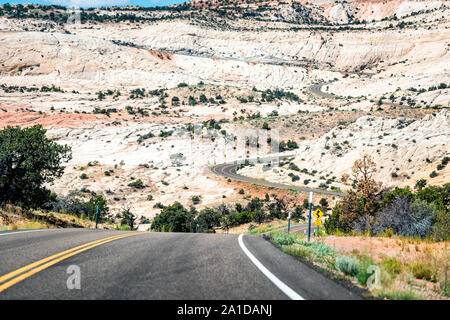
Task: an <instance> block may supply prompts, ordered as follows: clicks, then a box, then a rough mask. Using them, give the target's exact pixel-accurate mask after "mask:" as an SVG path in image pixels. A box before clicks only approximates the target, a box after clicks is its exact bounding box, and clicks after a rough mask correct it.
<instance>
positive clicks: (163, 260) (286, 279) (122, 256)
mask: <svg viewBox="0 0 450 320" xmlns="http://www.w3.org/2000/svg"><path fill="white" fill-rule="evenodd" d="M15 233H17V234H15ZM125 234H126V233H124V232H119V231H103V230H80V229H56V230H45V231H38V232H27V233H25V232H24V233H21V232H8V233H4V232H3V233H0V256H1V260H0V299H138V300H139V299H200V300H205V299H208V300H209V299H212V300H215V299H224V300H227V299H248V300H259V299H268V300H274V299H275V300H276V299H288V296H287V295H286V294H285V292H284V291H282V289H280V287H279V286H278V285H276V284H275V282H273V280H270V279H269V277H268V276H267V275H266V274H265V273H263V272H262V271H261V269H260V268H258V267H257V266H256V264H255V263H254V262H253V261H252V260H251V259H250V258H249V256H248V254H246V253H245V252H244V249H243V248H242V247H241V246H240V245H239V242H238V236H237V235H224V234H183V233H139V234H137V235H132V236H130V235H129V236H128V237H125V238H122V239H117V240H114V241H111V242H108V243H105V244H102V245H98V246H96V247H94V248H91V249H89V250H86V251H84V252H81V253H78V254H76V255H73V256H71V257H68V258H67V259H64V260H62V261H60V262H58V263H56V264H54V265H52V266H49V267H48V268H45V269H43V270H41V271H39V272H37V273H35V274H33V275H31V276H29V277H27V278H25V279H23V280H22V281H19V282H17V283H15V284H14V285H12V286H10V287H8V288H6V289H3V290H2V289H1V288H2V287H1V286H2V285H5V283H8V282H9V281H14V280H15V279H16V278H12V279H8V280H6V281H2V280H1V277H2V276H4V275H5V274H8V273H10V272H12V271H15V270H16V269H18V268H21V267H24V266H27V265H29V264H31V263H33V262H36V261H38V260H40V259H43V258H46V257H49V256H51V255H54V254H57V253H59V252H62V251H65V250H68V249H71V248H73V247H76V246H79V245H83V244H85V243H88V242H91V241H94V240H99V239H103V238H106V237H110V236H115V235H125ZM242 240H243V243H244V245H245V247H246V249H247V250H248V251H249V252H250V253H251V254H252V255H254V257H256V259H257V260H258V261H259V262H260V263H261V264H262V265H263V266H264V267H265V268H266V269H267V270H269V271H270V272H271V273H272V274H273V275H274V276H275V277H276V278H277V279H278V280H279V281H281V282H283V283H284V284H285V285H287V286H288V287H289V288H291V289H292V290H294V291H295V292H296V293H297V294H298V295H299V296H301V297H302V298H304V299H360V297H359V296H358V295H357V294H355V293H353V292H351V291H350V290H348V289H347V288H344V287H342V286H340V285H338V284H337V283H336V282H334V281H332V280H330V279H328V278H326V277H325V276H323V275H322V274H319V273H318V272H316V271H314V270H313V269H311V268H310V267H309V266H307V265H306V264H304V263H302V262H301V261H299V260H298V259H296V258H294V257H291V256H289V255H286V254H284V253H282V252H281V251H280V250H279V249H278V248H276V247H275V246H273V245H272V244H271V243H270V242H268V241H266V240H264V239H263V238H262V237H261V236H249V235H245V236H243V238H242ZM73 265H75V266H78V267H79V268H80V273H81V289H79V290H78V289H73V290H69V289H68V288H67V285H66V283H67V279H68V278H69V276H70V274H68V273H67V269H68V267H69V266H73ZM35 267H36V268H39V266H35ZM32 270H34V269H32ZM16 277H20V274H18V275H16Z"/></svg>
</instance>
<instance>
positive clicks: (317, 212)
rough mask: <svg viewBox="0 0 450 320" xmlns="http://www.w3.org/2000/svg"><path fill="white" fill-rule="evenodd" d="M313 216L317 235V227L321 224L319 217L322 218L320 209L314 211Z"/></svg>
mask: <svg viewBox="0 0 450 320" xmlns="http://www.w3.org/2000/svg"><path fill="white" fill-rule="evenodd" d="M313 216H314V217H316V220H315V221H314V224H315V225H316V226H317V236H319V229H320V226H321V225H322V220H320V218H322V216H323V212H322V210H320V209H317V210H316V211H314V212H313Z"/></svg>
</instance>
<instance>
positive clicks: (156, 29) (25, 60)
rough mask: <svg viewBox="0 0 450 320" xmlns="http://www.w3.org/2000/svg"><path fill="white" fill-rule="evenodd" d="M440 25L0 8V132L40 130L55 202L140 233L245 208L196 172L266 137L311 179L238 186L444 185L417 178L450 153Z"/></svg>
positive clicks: (404, 7) (409, 14)
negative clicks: (64, 197)
mask: <svg viewBox="0 0 450 320" xmlns="http://www.w3.org/2000/svg"><path fill="white" fill-rule="evenodd" d="M449 13H450V4H449V3H448V1H401V0H395V1H329V0H323V1H303V0H302V1H235V2H233V1H207V2H206V1H191V2H188V3H185V4H183V5H179V6H172V7H163V8H136V7H116V8H101V9H84V10H80V11H75V12H74V11H70V10H67V9H66V8H64V7H60V6H37V5H4V6H0V49H1V50H0V127H5V126H7V125H20V126H29V125H34V124H42V125H43V126H44V127H45V128H46V129H47V130H48V136H50V137H52V138H54V139H55V140H57V141H58V142H60V143H66V144H69V145H71V146H72V149H73V159H72V160H71V162H70V163H69V164H68V165H67V167H66V171H65V174H64V176H63V177H62V178H61V179H59V180H58V181H55V183H54V185H52V186H50V188H51V189H52V190H54V191H55V192H57V193H60V194H68V193H70V192H71V191H74V190H81V191H82V192H83V193H84V194H86V196H89V195H90V194H92V193H95V194H101V195H103V196H104V197H105V198H106V199H107V200H108V205H110V207H111V208H112V213H116V212H117V211H118V210H120V208H121V207H122V206H124V205H126V204H129V203H132V204H133V210H134V211H135V212H136V213H138V214H140V215H144V216H147V217H149V218H151V217H152V216H154V214H155V213H157V212H159V203H162V204H169V203H172V202H173V201H174V200H179V201H181V202H182V203H183V204H185V205H191V204H193V203H192V197H193V196H195V195H202V197H201V202H200V204H199V206H200V207H201V206H206V205H208V206H211V205H219V204H221V203H226V202H229V201H230V202H231V201H233V202H234V201H236V200H242V196H240V195H239V194H238V190H239V188H238V187H237V186H236V185H234V184H233V183H230V182H227V181H226V179H224V178H221V177H218V176H216V175H214V174H212V173H211V172H210V170H209V167H210V166H211V165H212V164H214V163H216V164H217V163H222V162H226V161H229V160H230V159H244V158H246V157H250V156H251V154H252V152H250V151H252V148H253V149H256V147H257V145H256V144H255V146H254V145H252V144H251V143H249V145H248V146H247V147H248V149H249V150H247V149H245V148H239V147H236V145H232V144H229V146H231V147H229V146H228V145H227V143H229V142H230V141H234V140H233V139H234V136H233V135H235V136H239V134H240V133H241V132H244V131H245V130H248V129H262V128H263V126H264V124H265V123H266V124H267V126H266V127H265V129H266V130H264V131H266V133H269V135H271V134H273V135H274V136H275V134H276V132H278V134H279V136H278V137H277V139H278V140H279V141H288V140H291V141H295V142H296V143H298V144H299V146H300V148H299V149H298V150H296V154H297V155H296V156H295V158H294V159H292V161H291V162H292V164H295V165H296V166H297V167H298V168H299V169H300V170H302V169H304V168H305V169H307V170H308V171H307V172H308V173H310V172H312V171H316V172H317V173H315V175H314V176H311V175H310V174H308V173H302V172H298V171H296V170H290V171H289V169H287V166H288V164H285V166H284V168H269V170H266V169H267V168H265V169H264V170H263V168H262V166H256V167H245V168H243V169H242V170H241V171H240V172H241V174H246V175H250V176H254V177H258V178H265V179H268V180H271V181H281V182H286V183H289V184H297V185H307V186H318V187H323V188H325V187H326V188H328V189H329V188H330V185H333V186H334V187H336V188H341V189H345V188H347V187H348V184H347V185H346V184H345V183H343V182H342V181H341V176H342V174H344V173H348V171H349V168H350V167H351V165H352V164H353V162H354V160H355V159H357V158H358V157H359V156H361V155H362V154H363V153H364V152H369V153H371V154H372V155H373V156H374V158H375V161H376V162H377V163H378V165H379V166H380V168H379V175H378V176H377V178H379V179H380V180H382V181H383V182H384V183H385V184H386V185H391V186H393V185H405V184H408V185H413V184H414V182H415V181H416V180H418V179H420V178H423V177H425V178H427V180H429V183H436V184H439V183H443V182H448V180H449V176H448V168H445V169H444V170H437V171H438V175H437V176H436V177H434V178H430V177H429V174H430V173H431V172H432V171H433V170H436V169H435V168H436V166H437V165H438V164H439V163H440V161H441V160H442V158H443V157H445V156H448V154H449V152H450V145H449V140H450V137H449V136H450V132H449V129H448V128H449V114H448V110H446V109H448V107H449V103H450V89H449V85H450V71H449V66H450V54H449V48H450V30H449V26H450V24H449V16H450V14H449ZM68 22H71V23H68ZM72 22H75V23H72ZM413 120H415V121H413ZM196 124H197V125H198V126H200V127H201V130H200V133H199V134H192V132H193V131H192V130H193V129H192V128H193V126H194V125H196ZM267 127H269V128H267ZM213 129H215V130H213ZM267 129H271V130H267ZM240 130H244V131H240ZM197 133H198V132H197ZM244 135H245V132H244ZM262 140H263V139H262ZM233 146H234V147H235V148H233ZM194 147H195V148H194ZM260 148H262V149H263V150H262V152H263V153H270V152H271V149H270V146H269V143H267V144H266V143H262V146H261V145H260ZM244 149H245V150H244ZM193 150H195V152H193ZM247 151H249V152H247ZM253 151H254V150H253ZM291 153H292V150H291ZM289 173H293V174H295V175H298V176H299V180H297V181H295V182H292V181H291V179H292V176H288V174H289ZM394 173H395V174H394ZM83 174H84V175H83ZM82 176H83V178H81V177H82ZM321 176H323V177H321ZM333 177H335V178H334V179H333ZM330 179H331V180H332V181H331V180H330ZM139 180H140V181H141V182H142V185H141V184H139V183H138V184H135V183H133V182H136V181H139ZM305 180H309V181H308V183H307V184H306V183H305ZM314 180H315V181H314ZM328 180H330V181H328ZM327 181H328V183H327ZM136 186H138V187H136Z"/></svg>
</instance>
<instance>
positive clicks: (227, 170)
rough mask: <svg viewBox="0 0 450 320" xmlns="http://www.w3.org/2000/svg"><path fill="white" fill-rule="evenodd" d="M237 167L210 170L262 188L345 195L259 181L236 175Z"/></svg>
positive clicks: (221, 167) (230, 166)
mask: <svg viewBox="0 0 450 320" xmlns="http://www.w3.org/2000/svg"><path fill="white" fill-rule="evenodd" d="M238 166H239V165H238V164H236V163H223V164H219V165H216V166H214V167H212V168H211V170H212V172H214V173H215V174H217V175H219V176H222V177H225V178H230V179H233V180H237V181H241V182H247V183H253V184H258V185H262V186H266V187H272V188H277V189H293V190H298V191H302V192H310V191H312V192H314V193H319V194H325V195H330V196H337V197H343V196H344V195H345V193H343V192H337V191H328V190H322V189H313V188H307V187H298V186H292V185H288V184H281V183H275V182H270V181H266V180H259V179H254V178H250V177H246V176H242V175H240V174H237V173H236V170H237V168H238Z"/></svg>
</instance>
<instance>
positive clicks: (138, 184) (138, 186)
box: [128, 179, 145, 189]
mask: <svg viewBox="0 0 450 320" xmlns="http://www.w3.org/2000/svg"><path fill="white" fill-rule="evenodd" d="M128 186H129V187H133V188H136V189H144V188H145V185H144V183H143V182H142V180H141V179H138V180H136V181H133V182H130V183H129V184H128Z"/></svg>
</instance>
